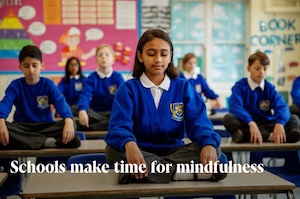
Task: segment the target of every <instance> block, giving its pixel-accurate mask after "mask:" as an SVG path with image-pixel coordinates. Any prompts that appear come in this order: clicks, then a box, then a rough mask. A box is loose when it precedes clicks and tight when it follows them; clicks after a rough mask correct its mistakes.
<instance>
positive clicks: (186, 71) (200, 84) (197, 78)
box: [180, 53, 222, 110]
mask: <svg viewBox="0 0 300 199" xmlns="http://www.w3.org/2000/svg"><path fill="white" fill-rule="evenodd" d="M196 64H197V57H196V55H195V54H194V53H187V54H186V55H185V56H184V57H183V59H182V69H183V71H182V73H180V77H181V78H185V79H186V80H188V81H189V82H190V84H191V85H192V86H193V87H194V88H195V90H196V92H197V93H199V94H200V96H201V97H202V94H203V95H204V96H205V97H206V98H207V99H210V107H211V109H212V110H214V108H219V109H222V104H221V102H220V99H219V95H217V94H216V93H215V92H214V91H213V90H211V89H210V88H209V86H208V84H207V83H206V80H205V79H204V77H203V76H202V75H201V74H197V73H196V71H195V68H196Z"/></svg>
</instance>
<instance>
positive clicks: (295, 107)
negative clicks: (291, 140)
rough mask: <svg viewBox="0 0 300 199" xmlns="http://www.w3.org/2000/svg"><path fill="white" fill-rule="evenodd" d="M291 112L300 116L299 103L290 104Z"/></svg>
mask: <svg viewBox="0 0 300 199" xmlns="http://www.w3.org/2000/svg"><path fill="white" fill-rule="evenodd" d="M290 112H291V114H295V115H297V116H298V117H299V118H300V107H299V106H298V105H297V104H292V105H291V106H290Z"/></svg>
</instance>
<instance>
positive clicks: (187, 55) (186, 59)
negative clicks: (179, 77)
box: [182, 53, 198, 70]
mask: <svg viewBox="0 0 300 199" xmlns="http://www.w3.org/2000/svg"><path fill="white" fill-rule="evenodd" d="M193 58H195V59H196V61H197V60H198V58H197V56H196V55H195V54H194V53H187V54H186V55H185V56H184V57H183V59H182V68H183V70H185V67H184V65H185V64H186V63H187V62H188V61H189V60H190V59H193Z"/></svg>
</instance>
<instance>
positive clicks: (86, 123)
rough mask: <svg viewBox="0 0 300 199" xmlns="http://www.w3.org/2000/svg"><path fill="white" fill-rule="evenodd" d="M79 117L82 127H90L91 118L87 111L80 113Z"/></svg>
mask: <svg viewBox="0 0 300 199" xmlns="http://www.w3.org/2000/svg"><path fill="white" fill-rule="evenodd" d="M78 117H79V124H81V125H82V126H86V127H89V116H88V114H87V112H86V111H85V110H81V111H79V114H78Z"/></svg>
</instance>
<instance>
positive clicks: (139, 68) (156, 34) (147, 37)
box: [132, 29, 178, 79]
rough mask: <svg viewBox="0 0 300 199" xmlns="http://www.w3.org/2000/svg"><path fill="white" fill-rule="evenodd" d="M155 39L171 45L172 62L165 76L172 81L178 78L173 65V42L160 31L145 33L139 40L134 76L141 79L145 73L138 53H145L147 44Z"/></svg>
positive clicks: (153, 30)
mask: <svg viewBox="0 0 300 199" xmlns="http://www.w3.org/2000/svg"><path fill="white" fill-rule="evenodd" d="M154 38H160V39H163V40H164V41H166V42H167V43H169V45H170V51H171V61H170V63H169V65H168V67H167V69H166V70H165V74H167V75H168V76H169V77H170V78H171V79H173V78H175V77H178V72H177V69H176V68H175V66H174V63H173V50H174V48H173V44H172V41H171V38H170V37H169V35H168V34H167V33H165V32H164V31H162V30H160V29H151V30H147V31H146V32H144V34H143V35H142V36H141V38H140V39H139V42H138V44H137V48H136V53H135V59H134V66H133V72H132V76H133V77H136V78H139V77H140V76H141V75H142V74H143V72H145V65H144V63H142V62H140V61H139V59H138V52H140V53H143V47H144V46H145V45H146V43H147V42H149V41H152V40H153V39H154Z"/></svg>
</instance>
